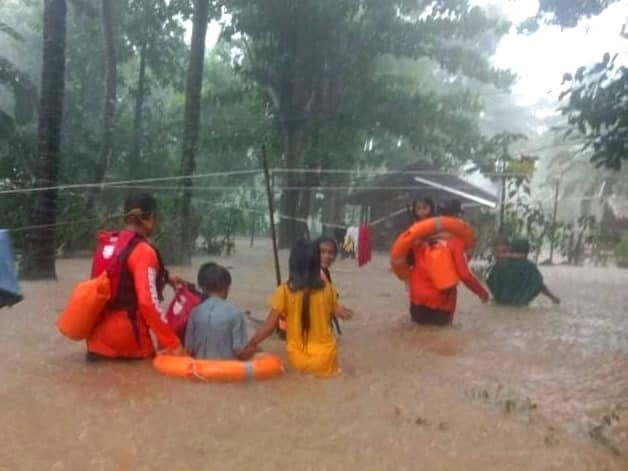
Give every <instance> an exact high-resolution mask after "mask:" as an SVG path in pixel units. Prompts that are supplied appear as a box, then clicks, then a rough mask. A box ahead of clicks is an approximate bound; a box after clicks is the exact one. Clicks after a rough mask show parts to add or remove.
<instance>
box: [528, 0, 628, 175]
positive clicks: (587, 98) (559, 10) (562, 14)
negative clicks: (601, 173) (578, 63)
mask: <svg viewBox="0 0 628 471" xmlns="http://www.w3.org/2000/svg"><path fill="white" fill-rule="evenodd" d="M616 1H617V0H579V1H572V0H542V1H541V2H539V11H538V14H537V15H536V17H534V18H531V19H529V20H527V21H526V22H525V23H524V24H523V25H521V28H520V29H521V30H523V31H527V32H533V31H536V29H538V25H539V22H545V23H548V24H556V25H560V26H561V27H565V28H570V27H574V26H576V25H577V24H578V23H579V21H580V20H581V19H582V18H590V17H592V16H596V15H599V14H600V13H602V12H603V11H604V10H606V8H608V7H609V6H610V5H611V4H613V3H615V2H616ZM618 34H621V35H622V37H623V38H624V39H626V40H628V34H627V31H626V24H624V27H623V29H622V31H621V32H619V31H618ZM565 82H568V84H569V86H568V88H567V89H566V90H565V91H564V92H563V93H562V94H561V100H563V102H564V103H563V105H562V107H561V112H562V114H563V115H564V116H566V117H567V125H568V127H569V130H568V132H567V133H568V134H572V133H578V134H579V137H581V138H582V140H584V142H585V145H584V149H589V148H591V149H592V151H593V152H592V157H591V161H592V162H593V163H594V164H595V165H596V166H598V167H601V166H605V167H607V168H609V169H613V170H620V169H621V166H622V161H623V160H625V159H626V158H628V68H627V67H626V66H618V65H617V64H616V56H614V57H613V58H611V55H610V54H609V53H606V54H605V55H604V57H603V59H602V60H601V61H600V62H598V63H596V64H593V65H592V66H589V67H587V66H582V67H580V68H579V69H578V70H577V71H576V73H575V74H573V75H572V74H571V73H567V74H565Z"/></svg>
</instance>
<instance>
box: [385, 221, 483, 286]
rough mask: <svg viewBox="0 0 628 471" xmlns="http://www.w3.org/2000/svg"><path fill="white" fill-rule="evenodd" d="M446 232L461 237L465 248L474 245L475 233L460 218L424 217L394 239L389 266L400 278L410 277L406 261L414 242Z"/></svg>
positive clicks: (470, 247)
mask: <svg viewBox="0 0 628 471" xmlns="http://www.w3.org/2000/svg"><path fill="white" fill-rule="evenodd" d="M441 232H448V233H450V234H453V235H455V236H456V237H459V238H461V239H462V240H463V241H464V245H465V248H466V249H467V250H469V249H472V248H473V247H474V246H475V233H474V232H473V229H472V228H471V226H469V225H468V224H467V223H466V222H464V221H463V220H462V219H458V218H452V217H447V216H438V217H435V218H429V219H424V220H423V221H419V222H417V223H415V224H413V225H412V226H411V227H410V228H409V229H408V230H406V231H405V232H403V233H402V234H401V235H400V236H399V237H397V240H395V242H394V244H393V246H392V248H391V249H390V266H391V269H392V271H393V272H394V273H395V275H397V277H398V278H399V279H400V280H407V279H409V278H410V266H409V265H408V262H407V256H408V252H409V251H410V250H411V249H412V246H413V245H414V243H415V242H417V241H419V240H423V239H429V238H430V237H432V236H434V235H436V234H438V233H441Z"/></svg>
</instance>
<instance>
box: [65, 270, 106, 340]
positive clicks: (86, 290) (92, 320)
mask: <svg viewBox="0 0 628 471" xmlns="http://www.w3.org/2000/svg"><path fill="white" fill-rule="evenodd" d="M110 298H111V286H110V282H109V276H108V275H107V272H103V273H101V274H100V276H98V277H97V278H94V279H92V280H87V281H83V282H81V283H79V284H77V285H76V286H75V287H74V290H73V291H72V294H71V295H70V300H69V301H68V305H67V306H66V308H65V310H64V311H63V312H62V313H61V316H60V317H59V320H58V321H57V327H58V328H59V331H60V332H61V333H62V334H63V335H65V336H66V337H68V338H71V339H72V340H83V339H85V338H87V337H88V335H89V333H90V332H91V330H92V328H93V327H94V325H95V324H96V321H97V320H98V318H99V317H100V315H101V314H102V312H103V311H104V309H105V306H106V305H107V302H109V299H110Z"/></svg>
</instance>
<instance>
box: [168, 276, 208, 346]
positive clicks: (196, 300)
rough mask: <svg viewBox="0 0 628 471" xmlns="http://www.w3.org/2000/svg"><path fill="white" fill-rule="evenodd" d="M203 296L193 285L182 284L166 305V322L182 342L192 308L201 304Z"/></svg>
mask: <svg viewBox="0 0 628 471" xmlns="http://www.w3.org/2000/svg"><path fill="white" fill-rule="evenodd" d="M204 298H205V297H204V296H203V295H202V294H201V293H199V292H198V291H197V290H196V289H195V288H194V286H193V285H183V286H181V287H180V288H179V289H177V292H176V293H175V295H174V299H173V300H172V302H171V303H170V306H168V311H167V312H166V323H167V324H168V325H169V326H170V328H171V329H172V330H174V332H175V333H176V334H177V335H178V336H179V338H180V339H181V341H182V342H183V340H184V338H185V328H186V327H187V324H188V320H189V319H190V314H191V313H192V310H193V309H194V308H195V307H196V306H198V305H199V304H201V303H202V302H203V300H204Z"/></svg>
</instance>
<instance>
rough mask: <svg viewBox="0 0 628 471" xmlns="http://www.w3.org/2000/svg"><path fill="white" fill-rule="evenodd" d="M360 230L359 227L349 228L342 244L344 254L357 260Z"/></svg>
mask: <svg viewBox="0 0 628 471" xmlns="http://www.w3.org/2000/svg"><path fill="white" fill-rule="evenodd" d="M359 235H360V230H359V229H358V228H357V227H349V228H348V229H347V233H346V234H345V241H344V243H343V244H342V249H343V251H344V253H345V254H346V255H348V256H351V257H353V258H356V257H357V255H358V247H359Z"/></svg>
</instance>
